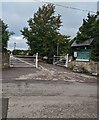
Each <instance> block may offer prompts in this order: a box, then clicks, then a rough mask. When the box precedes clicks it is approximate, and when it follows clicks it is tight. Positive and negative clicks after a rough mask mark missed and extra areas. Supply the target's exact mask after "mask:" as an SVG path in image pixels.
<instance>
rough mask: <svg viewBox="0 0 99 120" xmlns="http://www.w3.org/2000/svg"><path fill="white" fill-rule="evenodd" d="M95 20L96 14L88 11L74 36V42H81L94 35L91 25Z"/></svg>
mask: <svg viewBox="0 0 99 120" xmlns="http://www.w3.org/2000/svg"><path fill="white" fill-rule="evenodd" d="M95 20H96V15H90V13H88V15H87V19H83V24H82V26H81V27H80V28H79V31H78V33H77V36H76V42H83V41H85V40H86V39H89V38H93V37H94V32H93V30H92V26H93V23H94V22H95Z"/></svg>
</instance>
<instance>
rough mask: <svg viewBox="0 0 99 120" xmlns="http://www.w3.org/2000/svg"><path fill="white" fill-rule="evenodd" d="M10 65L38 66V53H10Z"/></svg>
mask: <svg viewBox="0 0 99 120" xmlns="http://www.w3.org/2000/svg"><path fill="white" fill-rule="evenodd" d="M10 66H11V67H36V68H38V53H36V54H35V55H33V56H27V55H24V56H23V55H12V54H11V55H10Z"/></svg>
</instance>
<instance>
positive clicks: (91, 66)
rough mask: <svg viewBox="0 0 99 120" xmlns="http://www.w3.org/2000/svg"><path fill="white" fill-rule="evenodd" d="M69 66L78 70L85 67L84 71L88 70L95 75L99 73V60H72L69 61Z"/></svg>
mask: <svg viewBox="0 0 99 120" xmlns="http://www.w3.org/2000/svg"><path fill="white" fill-rule="evenodd" d="M69 68H70V69H72V70H74V69H75V68H76V69H78V70H81V69H83V72H88V73H91V74H94V75H97V74H98V75H99V62H94V61H89V62H84V61H76V60H74V61H71V62H70V63H69Z"/></svg>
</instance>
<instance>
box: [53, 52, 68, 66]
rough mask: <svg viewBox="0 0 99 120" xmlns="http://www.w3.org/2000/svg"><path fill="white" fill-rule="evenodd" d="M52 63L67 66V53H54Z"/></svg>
mask: <svg viewBox="0 0 99 120" xmlns="http://www.w3.org/2000/svg"><path fill="white" fill-rule="evenodd" d="M53 64H54V65H60V66H64V67H68V54H67V55H65V56H55V55H54V57H53Z"/></svg>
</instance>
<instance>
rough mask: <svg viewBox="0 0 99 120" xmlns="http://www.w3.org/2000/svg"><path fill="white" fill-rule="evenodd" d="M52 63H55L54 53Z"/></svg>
mask: <svg viewBox="0 0 99 120" xmlns="http://www.w3.org/2000/svg"><path fill="white" fill-rule="evenodd" d="M54 63H55V55H54V56H53V65H54Z"/></svg>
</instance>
